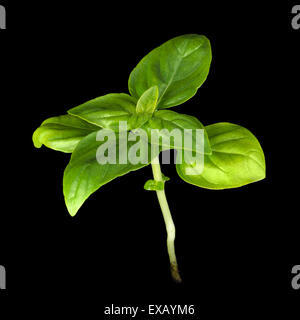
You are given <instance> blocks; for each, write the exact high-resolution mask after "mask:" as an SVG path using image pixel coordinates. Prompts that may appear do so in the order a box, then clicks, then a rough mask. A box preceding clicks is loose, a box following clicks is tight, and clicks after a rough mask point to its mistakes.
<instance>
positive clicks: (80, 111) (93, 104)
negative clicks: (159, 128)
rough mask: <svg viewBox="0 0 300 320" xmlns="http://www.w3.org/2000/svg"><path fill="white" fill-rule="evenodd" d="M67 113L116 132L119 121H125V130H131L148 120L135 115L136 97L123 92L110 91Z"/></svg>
mask: <svg viewBox="0 0 300 320" xmlns="http://www.w3.org/2000/svg"><path fill="white" fill-rule="evenodd" d="M68 113H69V114H71V115H73V116H76V117H79V118H81V119H83V120H85V121H87V122H89V123H92V124H94V125H97V126H99V127H101V128H107V129H112V130H114V131H116V132H118V131H119V122H120V121H126V122H127V130H132V129H135V128H139V127H140V126H141V125H142V124H144V123H145V122H146V121H147V120H148V118H144V117H142V116H141V117H140V116H138V115H137V113H136V99H134V98H133V97H131V96H129V95H128V94H125V93H111V94H107V95H105V96H102V97H98V98H96V99H93V100H90V101H88V102H86V103H84V104H82V105H80V106H78V107H75V108H73V109H71V110H69V111H68ZM121 131H123V130H121Z"/></svg>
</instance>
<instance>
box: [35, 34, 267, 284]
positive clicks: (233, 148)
mask: <svg viewBox="0 0 300 320" xmlns="http://www.w3.org/2000/svg"><path fill="white" fill-rule="evenodd" d="M211 58H212V56H211V47H210V42H209V40H208V39H207V38H206V37H205V36H201V35H196V34H188V35H183V36H179V37H176V38H174V39H171V40H169V41H167V42H166V43H164V44H162V45H161V46H159V47H158V48H156V49H154V50H153V51H151V52H150V53H149V54H148V55H146V56H145V57H144V58H143V59H142V60H141V61H140V62H139V63H138V65H137V66H136V67H135V68H134V70H133V71H132V72H131V74H130V76H129V82H128V87H129V92H130V95H128V94H125V93H112V94H107V95H104V96H102V97H99V98H96V99H94V100H91V101H88V102H86V103H84V104H82V105H80V106H78V107H75V108H72V109H70V110H69V111H68V114H65V115H61V116H58V117H53V118H49V119H47V120H46V121H44V122H43V123H42V124H41V126H40V127H39V128H38V129H36V131H35V132H34V134H33V143H34V145H35V147H37V148H40V147H41V146H42V145H45V146H46V147H48V148H51V149H54V150H57V151H62V152H65V153H72V155H71V160H70V162H69V164H68V165H67V167H66V169H65V172H64V177H63V192H64V198H65V203H66V206H67V208H68V211H69V213H70V215H71V216H75V214H76V213H77V211H78V210H79V208H80V207H81V206H82V204H83V203H84V202H85V201H86V200H87V199H88V197H89V196H90V195H91V194H92V193H94V192H95V191H96V190H98V189H99V188H100V187H102V186H103V185H105V184H106V183H108V182H110V181H111V180H113V179H115V178H117V177H119V176H123V175H125V174H127V173H129V172H130V171H135V170H138V169H141V168H142V167H145V166H147V165H149V164H151V165H152V171H153V177H154V179H152V180H149V181H147V182H146V184H145V186H144V188H145V190H151V191H156V193H157V197H158V200H159V203H160V206H161V210H162V213H163V217H164V220H165V224H166V229H167V248H168V253H169V258H170V264H171V274H172V277H173V279H174V280H175V281H177V282H180V281H181V277H180V274H179V271H178V265H177V261H176V255H175V248H174V240H175V226H174V223H173V220H172V216H171V213H170V209H169V206H168V202H167V200H166V195H165V190H164V189H165V182H166V181H167V180H168V178H167V177H165V176H164V175H163V174H162V173H161V169H160V164H159V160H158V157H159V153H160V152H161V151H162V150H166V149H177V150H187V149H190V150H191V151H193V152H198V150H199V148H198V147H199V142H198V140H197V137H196V133H195V132H196V130H197V129H202V131H203V132H204V134H203V139H202V140H201V142H200V144H201V145H200V147H201V148H200V150H202V151H201V153H202V155H203V159H204V161H203V163H202V164H201V165H199V164H198V163H193V162H190V161H184V159H183V161H181V162H178V163H177V164H176V169H177V172H178V175H179V177H181V178H182V179H183V180H184V181H186V182H188V183H190V184H193V185H195V186H198V187H202V188H207V189H228V188H236V187H240V186H244V185H246V184H249V183H252V182H255V181H259V180H261V179H264V178H265V159H264V153H263V151H262V148H261V146H260V144H259V142H258V141H257V139H256V138H255V136H254V135H253V134H252V133H251V132H250V131H248V130H247V129H245V128H243V127H241V126H239V125H236V124H231V123H216V124H212V125H209V126H206V127H204V126H203V125H202V123H201V122H200V121H199V120H198V119H196V118H195V117H192V116H189V115H185V114H180V113H177V112H175V111H171V110H166V109H167V108H171V107H174V106H178V105H180V104H182V103H184V102H185V101H187V100H188V99H190V98H191V97H193V96H194V95H195V94H196V92H197V90H198V89H199V87H200V86H201V85H202V84H203V82H204V81H205V79H206V77H207V75H208V72H209V68H210V63H211ZM109 130H110V131H109ZM172 130H177V132H179V133H183V134H186V132H188V135H189V138H190V139H191V141H192V143H191V144H190V145H189V146H186V145H184V144H182V143H181V141H178V140H175V139H173V140H172V139H171V132H172ZM111 131H112V132H113V133H115V135H114V139H111V140H109V139H108V140H104V139H101V137H100V138H99V136H103V135H107V136H108V133H109V132H111ZM140 131H143V135H142V134H141V135H140V136H139V137H140V142H141V141H143V140H147V144H146V146H145V144H142V143H140V144H139V143H137V142H136V140H135V139H136V137H135V135H136V134H137V133H139V132H140ZM153 132H154V134H153ZM165 141H169V142H170V141H171V142H170V143H169V144H168V143H165ZM124 146H126V148H124ZM142 146H144V147H142ZM153 146H156V147H157V148H156V149H155V150H156V151H154V152H153V150H152V149H153V148H152V147H153ZM104 149H105V150H106V151H107V152H108V153H109V152H112V154H113V157H114V159H115V160H116V161H115V162H103V163H102V162H99V161H98V160H97V153H98V152H99V150H104ZM132 152H133V153H136V155H137V154H138V155H139V159H140V160H141V161H136V162H132V161H131V162H130V161H129V158H130V153H132ZM142 160H143V161H142Z"/></svg>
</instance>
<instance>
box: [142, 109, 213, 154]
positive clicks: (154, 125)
mask: <svg viewBox="0 0 300 320" xmlns="http://www.w3.org/2000/svg"><path fill="white" fill-rule="evenodd" d="M142 128H143V129H145V130H146V131H147V134H148V139H149V142H151V143H152V144H156V143H157V142H158V143H159V145H160V146H161V147H162V149H163V150H166V149H169V148H168V147H169V144H166V143H165V141H166V142H168V140H169V138H170V137H172V131H173V130H175V131H176V130H178V131H180V133H181V136H182V139H180V141H179V143H178V144H177V141H175V139H172V138H171V148H172V149H180V150H181V149H183V150H184V149H186V150H192V151H197V150H201V149H202V148H201V147H200V146H199V143H201V142H202V141H198V140H197V139H196V129H202V130H204V139H203V142H204V146H203V153H204V154H211V148H210V143H209V139H208V136H207V133H206V131H205V128H204V126H203V125H202V123H201V122H200V121H199V120H198V119H197V118H195V117H193V116H189V115H186V114H181V113H177V112H175V111H171V110H159V111H157V112H155V113H154V115H153V117H152V118H151V119H150V120H149V121H148V122H147V123H146V124H145V125H144V126H143V127H142ZM153 129H156V130H153ZM184 135H186V138H187V139H190V140H191V141H192V148H191V147H190V146H188V145H185V143H184ZM153 137H154V138H153Z"/></svg>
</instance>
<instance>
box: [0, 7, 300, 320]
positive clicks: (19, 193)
mask: <svg viewBox="0 0 300 320" xmlns="http://www.w3.org/2000/svg"><path fill="white" fill-rule="evenodd" d="M198 2H199V1H197V2H196V1H185V2H184V3H180V4H179V3H178V4H176V3H175V2H164V4H162V3H158V2H157V3H156V2H151V3H148V2H145V3H144V2H139V3H138V4H134V3H133V2H131V3H122V4H119V3H117V2H116V3H112V4H110V5H109V4H107V3H100V4H99V3H97V2H88V3H87V2H84V3H82V4H74V3H71V2H70V3H67V2H65V4H64V5H62V4H61V3H57V4H55V2H51V3H50V2H49V3H46V2H40V3H34V4H33V3H32V2H31V3H27V2H26V3H24V4H15V5H13V4H11V3H10V4H6V3H5V2H4V1H1V4H4V5H6V9H7V30H1V32H0V59H1V60H0V61H1V66H0V84H1V87H0V92H1V102H0V106H1V123H2V139H1V142H2V149H1V156H2V159H1V160H2V161H1V162H2V190H3V191H2V209H1V214H0V232H1V234H0V241H1V242H0V264H2V265H4V266H5V267H6V269H7V290H6V292H5V295H7V297H19V296H21V293H22V297H23V298H24V295H23V294H24V293H26V297H32V298H37V297H45V295H46V294H48V293H51V294H52V295H53V296H55V299H56V300H55V301H56V302H57V301H58V297H59V296H62V297H63V298H62V300H60V301H64V299H66V297H71V298H72V300H73V301H74V302H77V303H76V304H75V305H73V307H72V308H78V307H79V306H81V305H82V301H83V298H88V299H89V309H88V310H95V311H96V312H97V313H98V314H99V315H100V317H101V315H102V313H103V306H104V305H109V304H111V303H114V304H121V305H127V304H132V305H135V304H148V303H161V304H163V303H173V304H175V303H181V304H185V303H187V304H196V305H197V308H198V309H197V316H201V315H202V314H205V313H206V312H208V314H210V317H213V316H212V315H213V314H214V313H215V312H221V313H222V314H224V315H225V314H228V315H229V314H230V315H231V316H234V315H243V313H240V312H241V311H240V310H243V312H246V313H247V314H248V313H252V312H253V314H256V315H257V314H259V315H260V314H262V313H263V314H266V315H268V314H269V313H272V312H274V311H275V312H276V313H277V312H279V311H280V310H285V311H284V312H285V314H286V313H287V312H290V311H292V310H293V309H296V306H297V305H299V292H297V291H295V290H293V289H292V288H291V284H290V283H291V279H292V275H291V269H292V267H293V266H294V265H296V264H299V213H298V211H299V209H298V205H297V202H298V201H297V200H298V195H297V180H298V177H299V174H298V170H297V167H298V161H297V159H298V158H297V156H296V153H297V149H298V147H297V136H298V128H297V127H298V117H297V115H296V110H297V109H298V107H299V69H300V68H299V53H300V52H299V40H300V31H295V30H293V29H292V27H291V23H290V21H291V18H292V15H291V8H292V5H293V4H287V3H286V2H282V5H280V4H274V3H269V4H268V3H264V4H262V3H261V2H260V3H256V4H254V3H253V2H251V5H250V4H247V5H246V4H241V3H239V4H238V3H233V2H231V3H227V2H226V5H225V4H224V5H220V4H219V3H218V4H211V5H203V4H201V3H202V2H201V3H200V4H199V3H198ZM45 3H46V4H45ZM294 4H295V3H294ZM185 33H198V34H204V35H206V36H207V37H208V38H209V39H210V41H211V44H212V51H213V62H212V65H211V70H210V74H209V76H208V79H207V81H206V82H205V83H204V85H203V86H202V87H201V88H200V89H199V91H198V93H197V95H196V96H195V97H193V98H192V99H191V100H189V101H188V102H187V103H185V104H184V105H181V106H177V107H175V108H174V109H173V110H175V111H178V112H182V113H187V114H191V115H194V116H196V117H198V118H199V119H200V120H201V122H202V123H203V124H205V125H207V124H211V123H214V122H219V121H227V122H233V123H237V124H239V125H242V126H245V127H247V128H248V129H249V130H250V131H252V132H253V133H254V134H255V135H256V137H257V138H258V139H259V141H260V142H261V145H262V147H263V149H264V151H265V156H266V162H267V178H266V179H265V180H264V181H261V182H258V183H255V184H252V185H248V186H245V187H243V188H240V189H234V190H227V191H210V190H204V189H199V188H197V187H195V186H192V185H189V184H186V183H185V182H183V181H182V180H180V178H179V177H178V176H177V174H176V171H175V167H174V166H173V165H168V166H167V165H163V167H162V170H163V172H164V173H165V174H166V175H167V176H169V177H171V181H170V182H168V183H167V186H166V194H167V197H168V200H169V204H170V208H171V211H172V214H173V218H174V222H175V224H176V227H177V239H176V251H177V256H178V262H179V266H180V270H181V274H182V277H183V279H184V283H183V284H182V285H175V284H173V283H172V280H171V277H170V274H169V262H168V256H167V250H166V245H165V237H166V235H165V227H164V222H163V219H162V216H161V213H160V208H159V205H158V202H157V199H156V195H155V193H151V192H146V191H144V190H143V185H144V183H145V181H146V180H148V179H150V178H151V168H150V167H147V168H144V169H142V170H140V171H137V172H133V173H130V174H128V175H127V176H125V177H122V178H119V179H116V180H114V181H113V182H111V183H109V184H108V185H106V186H105V187H103V188H101V190H99V191H98V192H96V193H95V194H94V195H92V196H91V197H90V198H89V200H88V201H87V202H86V203H85V204H84V205H83V207H82V208H81V209H80V211H79V213H78V214H77V216H76V217H75V218H71V217H70V216H69V215H68V212H67V210H66V208H65V205H64V199H63V194H62V176H63V171H64V168H65V166H66V165H67V163H68V161H69V155H66V154H62V153H58V152H54V151H52V150H49V149H46V148H44V147H43V148H42V149H40V150H38V149H35V148H34V147H33V145H32V141H31V135H32V133H33V131H34V130H35V128H37V127H38V126H39V125H40V123H41V122H42V121H43V120H44V119H46V118H48V117H51V116H55V115H59V114H64V113H65V112H66V110H68V109H70V108H71V107H74V106H76V105H79V104H81V103H83V102H85V101H86V100H89V99H92V98H94V97H97V96H101V95H104V94H106V93H111V92H128V89H127V79H128V76H129V74H130V72H131V70H132V69H133V68H134V66H135V65H136V64H137V63H138V62H139V60H140V59H141V58H142V57H143V56H144V55H146V54H147V53H148V52H149V51H151V50H152V49H153V48H155V47H157V46H158V45H160V44H162V43H163V42H165V41H167V40H169V39H170V38H172V37H175V36H178V35H181V34H185ZM1 293H2V292H1ZM2 295H3V294H2ZM0 299H2V298H0ZM0 303H1V301H0ZM208 318H209V317H208Z"/></svg>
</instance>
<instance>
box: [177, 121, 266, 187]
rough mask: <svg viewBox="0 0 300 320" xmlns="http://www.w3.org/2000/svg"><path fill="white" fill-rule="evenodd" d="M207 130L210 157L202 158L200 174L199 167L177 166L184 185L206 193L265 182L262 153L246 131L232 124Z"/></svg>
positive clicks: (214, 126)
mask: <svg viewBox="0 0 300 320" xmlns="http://www.w3.org/2000/svg"><path fill="white" fill-rule="evenodd" d="M206 130H207V133H208V136H209V139H210V143H211V148H212V151H213V153H212V155H211V156H205V157H204V169H203V171H202V172H201V166H199V165H196V166H192V165H189V164H185V163H182V164H177V165H176V167H177V172H178V174H179V176H180V177H181V178H182V179H183V180H184V181H186V182H188V183H191V184H193V185H196V186H199V187H202V188H207V189H227V188H237V187H241V186H243V185H246V184H249V183H252V182H255V181H259V180H262V179H264V178H265V175H266V174H265V170H266V169H265V158H264V153H263V150H262V148H261V146H260V144H259V142H258V141H257V139H256V138H255V136H254V135H253V134H252V133H251V132H250V131H249V130H247V129H245V128H243V127H241V126H238V125H235V124H231V123H216V124H213V125H210V126H207V127H206ZM187 172H188V174H187Z"/></svg>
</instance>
